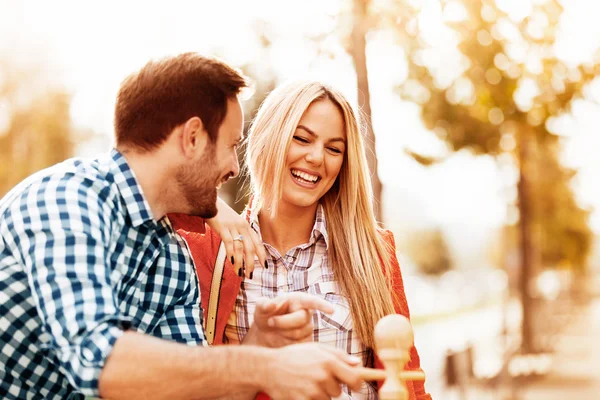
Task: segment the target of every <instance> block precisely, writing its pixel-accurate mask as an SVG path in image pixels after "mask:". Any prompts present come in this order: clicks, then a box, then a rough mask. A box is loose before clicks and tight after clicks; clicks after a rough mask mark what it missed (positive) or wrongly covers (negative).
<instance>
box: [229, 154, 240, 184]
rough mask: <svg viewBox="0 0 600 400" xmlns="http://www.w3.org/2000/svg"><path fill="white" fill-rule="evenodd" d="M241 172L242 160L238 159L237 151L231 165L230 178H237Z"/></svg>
mask: <svg viewBox="0 0 600 400" xmlns="http://www.w3.org/2000/svg"><path fill="white" fill-rule="evenodd" d="M239 173H240V161H239V159H238V155H237V152H235V155H234V156H233V162H232V165H231V172H230V178H235V177H236V176H238V175H239Z"/></svg>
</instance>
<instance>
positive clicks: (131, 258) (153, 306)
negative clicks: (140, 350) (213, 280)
mask: <svg viewBox="0 0 600 400" xmlns="http://www.w3.org/2000/svg"><path fill="white" fill-rule="evenodd" d="M199 301H200V300H199V293H198V283H197V278H196V273H195V270H194V266H193V262H192V259H191V257H190V256H189V252H188V250H187V247H186V245H185V243H184V242H183V239H182V238H181V237H180V236H179V235H177V234H176V233H175V232H174V231H173V229H172V228H171V225H170V223H169V221H168V219H167V218H163V219H162V220H160V221H159V222H157V221H155V220H154V219H153V217H152V213H151V211H150V208H149V206H148V203H147V201H146V200H145V198H144V195H143V193H142V191H141V188H140V186H139V184H138V183H137V181H136V178H135V176H134V174H133V171H132V170H131V169H130V168H129V166H128V164H127V162H126V160H125V158H124V157H123V156H122V155H121V154H120V153H119V152H117V151H116V150H113V151H112V152H111V153H110V154H107V155H106V156H104V157H101V158H99V159H96V160H89V161H88V160H82V159H72V160H67V161H65V162H63V163H61V164H58V165H56V166H54V167H51V168H49V169H47V170H44V171H41V172H39V173H37V174H35V175H33V176H32V177H30V178H28V179H26V180H25V181H23V182H22V183H21V184H19V185H18V186H17V187H15V188H14V189H13V190H12V191H11V192H9V193H8V194H7V195H6V196H5V197H4V198H3V199H2V200H1V201H0V398H2V399H67V398H71V399H73V398H83V395H89V396H98V395H99V394H98V377H99V375H100V371H101V370H102V367H103V366H104V363H105V361H106V358H107V357H108V355H109V354H110V352H111V349H112V347H113V345H114V343H115V341H116V340H117V339H118V338H119V337H120V336H121V335H122V333H123V330H124V329H132V330H136V331H139V332H144V333H147V334H150V335H152V336H156V337H159V338H164V339H168V340H173V341H176V342H181V343H187V344H189V345H199V344H204V333H203V331H202V328H201V326H202V325H201V322H202V321H201V310H200V306H199Z"/></svg>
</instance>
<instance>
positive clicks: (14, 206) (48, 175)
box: [0, 158, 117, 218]
mask: <svg viewBox="0 0 600 400" xmlns="http://www.w3.org/2000/svg"><path fill="white" fill-rule="evenodd" d="M116 192H117V188H116V186H115V183H114V180H113V178H112V176H111V174H110V171H109V169H108V168H106V167H105V166H104V165H103V164H102V163H100V162H98V160H91V159H90V160H87V159H82V158H71V159H68V160H65V161H63V162H61V163H59V164H56V165H54V166H52V167H49V168H46V169H44V170H41V171H39V172H36V173H35V174H33V175H31V176H29V177H28V178H26V179H25V180H23V181H22V182H21V183H19V184H18V185H16V186H15V187H14V188H13V189H12V190H11V191H9V192H8V193H7V194H6V195H5V196H4V197H3V198H2V199H1V200H0V218H2V217H3V216H4V215H5V213H6V212H10V211H11V210H13V211H14V210H23V209H24V208H39V209H44V208H45V207H47V206H48V205H49V204H57V205H78V206H81V207H83V206H91V205H93V203H94V202H107V201H109V198H110V197H111V194H115V193H116Z"/></svg>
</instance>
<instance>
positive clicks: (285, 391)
mask: <svg viewBox="0 0 600 400" xmlns="http://www.w3.org/2000/svg"><path fill="white" fill-rule="evenodd" d="M274 355H275V359H273V360H272V361H271V362H270V363H269V365H268V369H267V371H268V376H266V377H265V379H264V383H263V384H262V385H261V386H262V387H261V390H262V391H263V392H265V393H267V394H268V395H269V396H270V397H271V398H272V399H273V400H279V399H291V400H306V399H331V398H332V397H337V396H339V395H340V394H341V392H342V389H341V387H340V384H341V383H345V384H347V385H348V386H349V387H350V388H351V389H352V390H356V391H358V390H360V387H361V384H362V382H363V380H362V378H361V377H360V372H359V369H358V368H355V367H356V366H357V365H358V364H359V363H360V360H359V359H357V358H356V357H353V356H350V355H348V354H346V353H345V352H343V351H341V350H339V349H336V348H334V347H330V346H326V345H323V344H319V343H303V344H297V345H292V346H287V347H284V348H282V349H279V350H277V351H275V352H274Z"/></svg>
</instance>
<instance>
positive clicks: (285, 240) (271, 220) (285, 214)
mask: <svg viewBox="0 0 600 400" xmlns="http://www.w3.org/2000/svg"><path fill="white" fill-rule="evenodd" d="M317 207H318V205H317V204H315V205H314V206H313V207H304V208H298V207H285V206H283V205H281V204H280V205H279V207H278V209H277V214H276V215H275V216H272V217H271V216H270V215H268V213H266V212H264V211H261V212H260V214H259V216H258V220H259V223H260V233H261V236H262V239H263V241H264V242H266V243H269V244H270V245H271V246H273V247H275V248H276V249H277V251H279V254H281V255H283V254H285V253H286V252H287V251H288V250H289V249H291V248H293V247H295V246H298V245H300V244H303V243H307V242H308V241H309V239H310V234H311V232H312V229H313V226H314V224H315V216H316V213H317Z"/></svg>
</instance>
